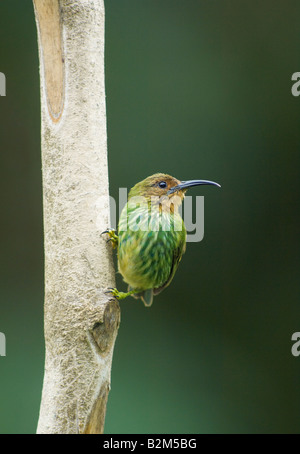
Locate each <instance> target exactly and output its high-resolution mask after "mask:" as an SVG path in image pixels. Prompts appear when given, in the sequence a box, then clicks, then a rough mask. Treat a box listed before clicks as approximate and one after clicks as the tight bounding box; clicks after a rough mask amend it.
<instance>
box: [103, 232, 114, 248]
mask: <svg viewBox="0 0 300 454" xmlns="http://www.w3.org/2000/svg"><path fill="white" fill-rule="evenodd" d="M104 234H106V235H108V236H109V238H108V240H106V242H107V243H109V242H110V241H111V243H112V246H113V248H115V247H117V246H118V235H117V233H116V230H115V229H107V230H104V232H102V233H101V235H104Z"/></svg>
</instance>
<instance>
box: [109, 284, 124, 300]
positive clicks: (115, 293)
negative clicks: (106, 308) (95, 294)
mask: <svg viewBox="0 0 300 454" xmlns="http://www.w3.org/2000/svg"><path fill="white" fill-rule="evenodd" d="M104 293H106V294H107V295H111V296H113V297H114V298H116V299H117V300H123V299H124V298H126V297H127V296H128V293H124V292H119V290H118V289H116V288H113V287H109V288H108V289H107V290H106V291H105V292H104Z"/></svg>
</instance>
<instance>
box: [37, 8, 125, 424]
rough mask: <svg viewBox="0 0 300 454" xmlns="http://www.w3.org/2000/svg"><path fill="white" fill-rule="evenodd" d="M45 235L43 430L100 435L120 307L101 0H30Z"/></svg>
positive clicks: (41, 415)
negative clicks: (109, 231)
mask: <svg viewBox="0 0 300 454" xmlns="http://www.w3.org/2000/svg"><path fill="white" fill-rule="evenodd" d="M33 3H34V10H35V17H36V23H37V30H38V43H39V58H40V80H41V117H42V120H41V123H42V131H41V138H42V172H43V206H44V242H45V320H44V327H45V343H46V358H45V375H44V383H43V392H42V401H41V408H40V416H39V422H38V428H37V432H38V433H102V432H103V426H104V418H105V411H106V402H107V395H108V392H109V389H110V375H111V364H112V354H113V348H114V343H115V338H116V334H117V330H118V326H119V320H120V312H119V305H118V303H117V302H116V301H115V300H114V299H109V298H108V297H107V295H106V294H105V293H104V292H105V290H106V289H107V287H114V285H115V278H114V269H113V262H112V255H111V250H110V248H109V247H108V246H107V244H106V242H105V240H104V239H103V237H101V235H100V234H101V232H102V231H104V230H105V229H106V228H107V227H109V224H110V221H109V195H108V168H107V145H106V144H107V137H106V108H105V85H104V4H103V0H33Z"/></svg>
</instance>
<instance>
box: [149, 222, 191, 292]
mask: <svg viewBox="0 0 300 454" xmlns="http://www.w3.org/2000/svg"><path fill="white" fill-rule="evenodd" d="M185 239H186V233H185V230H184V234H183V235H182V236H181V237H180V242H179V244H178V246H177V248H175V249H174V253H173V260H172V266H171V270H170V274H169V277H168V279H167V280H166V282H165V283H164V284H163V285H162V286H161V287H158V288H155V289H153V294H154V295H158V294H159V293H160V292H162V291H163V290H164V289H165V288H166V287H168V285H170V283H171V281H172V279H173V277H174V275H175V273H176V270H177V268H178V265H179V262H180V260H181V258H182V255H183V254H184V253H185V249H186V242H185V241H186V240H185Z"/></svg>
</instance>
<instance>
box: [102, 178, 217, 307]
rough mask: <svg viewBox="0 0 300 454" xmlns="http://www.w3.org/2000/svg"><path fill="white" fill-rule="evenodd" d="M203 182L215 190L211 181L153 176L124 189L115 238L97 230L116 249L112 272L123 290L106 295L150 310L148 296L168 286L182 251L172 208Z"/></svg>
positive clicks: (181, 228) (181, 231)
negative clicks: (136, 302) (132, 300)
mask: <svg viewBox="0 0 300 454" xmlns="http://www.w3.org/2000/svg"><path fill="white" fill-rule="evenodd" d="M204 184H211V185H215V186H219V187H220V185H219V184H218V183H215V182H213V181H207V180H189V181H180V180H177V179H176V178H174V177H172V176H170V175H167V174H164V173H156V174H154V175H151V176H150V177H148V178H146V179H145V180H143V181H140V182H139V183H137V184H136V185H135V186H134V187H133V188H132V189H131V190H130V192H129V195H128V202H127V204H126V205H125V207H124V208H123V210H122V213H121V216H120V220H119V225H118V235H117V233H116V232H115V230H113V229H109V230H106V231H105V232H103V233H106V234H107V235H108V236H109V239H108V241H110V242H112V245H113V247H115V248H117V250H118V268H119V272H120V273H121V275H122V277H123V279H124V281H125V282H126V283H127V284H128V292H127V293H124V292H119V291H118V290H117V289H116V288H111V289H109V291H108V292H107V293H110V294H112V295H113V296H115V297H116V298H117V299H118V300H121V299H124V298H126V297H127V296H133V297H135V298H141V299H142V301H143V302H144V304H145V306H151V304H152V301H153V296H154V295H157V294H159V293H160V292H161V291H162V290H164V289H165V288H166V287H168V285H169V284H170V283H171V281H172V279H173V277H174V275H175V272H176V270H177V268H178V265H179V262H180V260H181V258H182V255H183V254H184V252H185V249H186V228H185V225H184V222H183V219H182V218H181V216H180V214H179V211H178V209H179V207H180V205H181V203H182V200H183V198H184V195H185V192H186V191H187V189H188V188H190V187H192V186H199V185H204Z"/></svg>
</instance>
